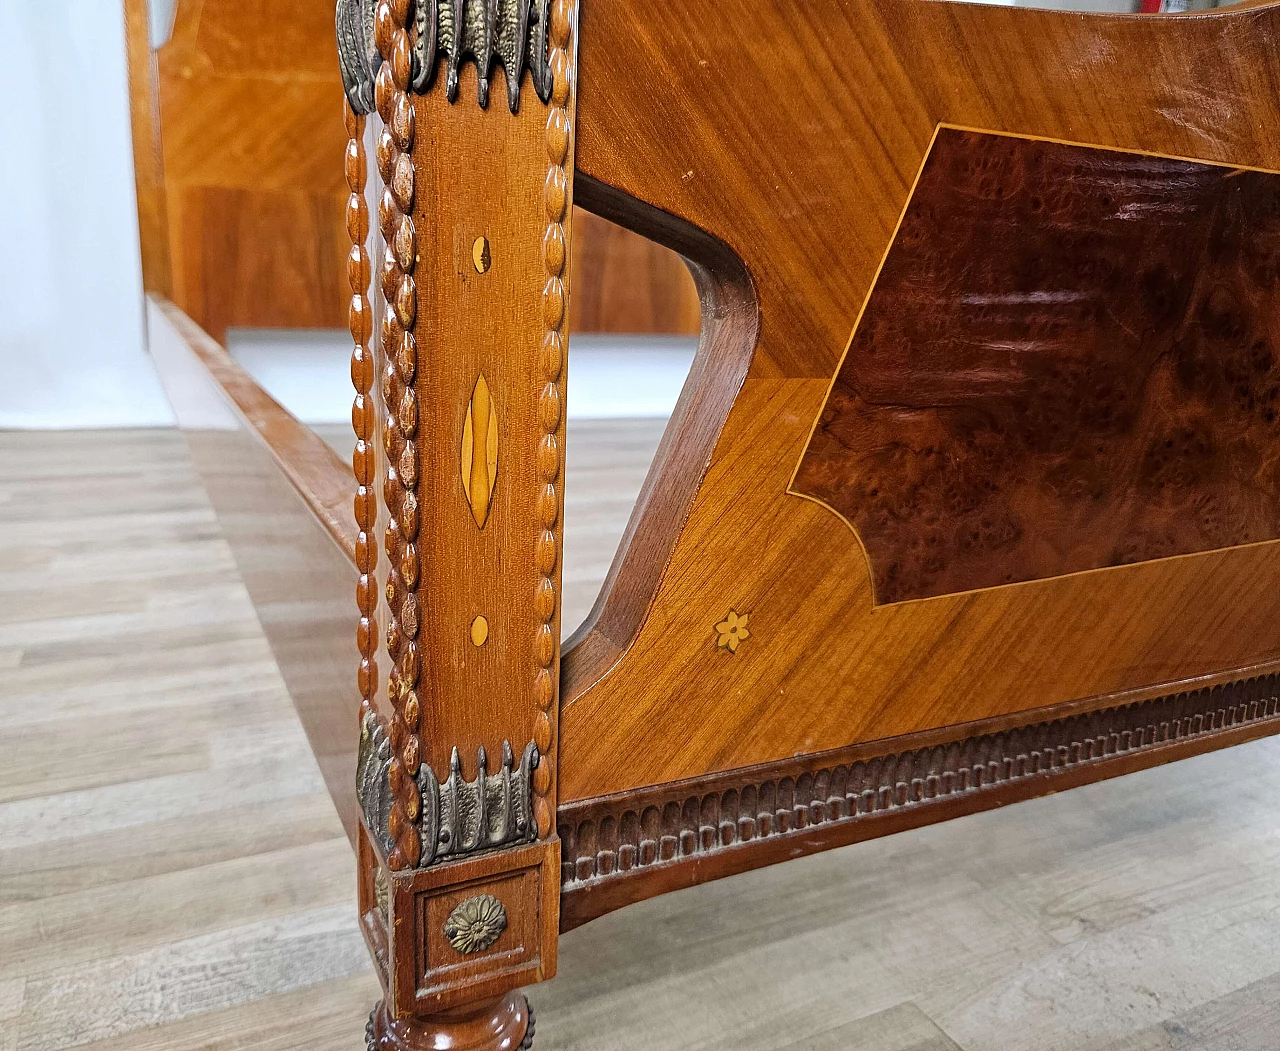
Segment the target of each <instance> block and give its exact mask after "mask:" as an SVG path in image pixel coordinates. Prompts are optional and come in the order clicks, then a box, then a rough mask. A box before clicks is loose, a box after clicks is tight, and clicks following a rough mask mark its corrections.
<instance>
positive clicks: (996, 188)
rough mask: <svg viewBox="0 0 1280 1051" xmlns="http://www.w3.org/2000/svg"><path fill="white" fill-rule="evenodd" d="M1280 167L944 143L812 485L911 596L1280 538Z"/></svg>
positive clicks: (802, 481) (820, 445) (848, 377)
mask: <svg viewBox="0 0 1280 1051" xmlns="http://www.w3.org/2000/svg"><path fill="white" fill-rule="evenodd" d="M1278 240H1280V176H1277V175H1273V174H1268V173H1264V172H1256V171H1242V170H1240V169H1237V168H1232V167H1228V166H1221V167H1219V166H1214V165H1206V164H1193V163H1191V162H1188V161H1179V160H1172V159H1169V158H1163V157H1152V156H1148V155H1144V154H1137V153H1121V152H1118V151H1114V150H1100V149H1096V148H1093V147H1088V146H1072V145H1067V144H1064V143H1055V142H1042V141H1036V140H1032V139H1023V138H1018V137H1014V136H1002V135H989V134H983V133H981V132H971V131H961V130H957V129H953V128H942V129H940V130H939V132H938V136H937V138H936V139H935V140H934V143H933V146H932V148H931V149H930V152H929V157H928V159H927V160H926V161H925V165H924V169H923V171H922V172H921V175H920V178H919V179H918V180H917V182H916V186H915V189H914V191H913V192H912V196H911V200H910V202H909V203H908V204H907V208H906V212H905V214H904V215H903V218H902V222H901V224H900V226H899V228H898V232H897V234H896V235H895V236H894V239H893V245H892V247H891V248H890V249H889V253H888V256H887V257H886V259H885V262H884V265H883V266H882V267H881V270H880V274H879V276H878V277H877V279H876V283H875V287H874V288H873V289H872V292H871V295H870V298H869V300H868V302H867V306H866V309H865V310H864V311H863V313H862V316H861V318H860V319H859V321H858V327H857V331H856V332H855V333H854V336H853V340H852V341H851V343H850V346H849V350H848V352H847V353H846V355H845V357H844V360H843V362H842V364H841V367H840V370H839V372H838V373H837V375H836V379H835V383H834V384H833V386H832V388H831V393H830V394H829V395H828V397H827V401H826V404H825V405H824V406H823V409H822V415H821V418H820V419H819V421H818V425H817V427H816V428H815V430H814V433H813V437H812V438H811V439H810V440H809V444H808V446H807V447H806V448H805V452H804V456H803V457H802V459H801V461H800V466H799V469H798V471H797V472H796V477H795V480H794V481H793V482H792V489H793V490H794V491H795V492H797V493H800V494H802V495H805V496H809V497H812V498H814V499H816V500H821V501H822V502H823V503H825V504H826V505H827V506H828V507H830V508H831V509H832V510H833V511H835V512H836V513H837V514H839V515H840V516H841V517H843V518H844V519H845V521H846V522H848V523H849V524H850V526H851V527H852V528H853V529H854V530H855V531H856V532H857V534H858V539H859V540H860V541H861V543H862V545H863V547H864V548H865V549H866V552H867V558H868V561H869V562H870V568H871V575H872V579H873V591H874V594H875V600H876V601H877V602H880V603H888V602H901V601H904V600H908V599H916V598H927V597H929V596H931V595H945V594H951V593H955V592H961V591H970V590H975V589H980V588H984V587H993V586H996V585H1000V584H1009V583H1015V582H1018V581H1024V580H1037V579H1043V578H1045V577H1050V576H1058V575H1061V574H1064V573H1071V572H1076V571H1079V570H1086V569H1098V568H1102V567H1105V566H1119V565H1126V564H1129V563H1132V562H1140V561H1143V560H1146V559H1154V558H1167V557H1169V556H1171V555H1185V554H1194V553H1196V552H1199V551H1208V550H1212V549H1214V548H1222V547H1232V546H1235V545H1238V544H1247V543H1255V542H1257V541H1261V540H1274V539H1275V538H1276V537H1277V535H1280V473H1278V468H1280V446H1278V445H1277V442H1276V440H1275V439H1276V436H1277V429H1276V420H1277V401H1278V398H1280V362H1277V360H1276V352H1275V349H1274V348H1275V347H1277V346H1280V339H1278V338H1277V337H1278V336H1280V330H1277V327H1276V325H1277V321H1276V318H1277V314H1278V313H1280V311H1278V310H1277V307H1278V306H1280V303H1278V302H1277V289H1276V284H1275V277H1276V265H1277V261H1276V251H1275V245H1276V244H1277V241H1278Z"/></svg>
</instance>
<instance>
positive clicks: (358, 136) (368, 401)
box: [343, 104, 378, 724]
mask: <svg viewBox="0 0 1280 1051" xmlns="http://www.w3.org/2000/svg"><path fill="white" fill-rule="evenodd" d="M343 109H344V116H345V118H346V126H347V134H348V136H349V137H350V138H349V141H348V142H347V155H346V165H345V166H346V176H347V188H348V189H349V190H350V191H351V195H350V196H349V197H348V198H347V233H348V235H349V236H350V238H351V253H350V255H349V256H348V257H347V280H348V282H349V284H350V286H351V305H350V308H349V309H348V311H347V322H348V325H349V327H350V329H351V339H352V341H353V342H354V344H355V346H354V349H353V350H352V352H351V383H352V385H353V386H354V387H355V390H356V395H355V401H354V402H353V403H352V406H351V426H352V428H353V429H354V430H355V433H356V446H355V450H354V451H353V453H352V456H351V467H352V470H353V471H354V472H355V478H356V496H355V516H356V529H357V534H356V572H357V573H359V577H358V579H357V582H356V605H357V606H359V609H360V621H359V625H358V627H357V628H356V646H357V648H358V649H359V650H360V670H359V673H358V675H357V683H358V685H359V689H360V719H361V722H362V724H363V722H364V721H365V720H366V719H367V718H368V717H370V716H371V715H372V713H373V698H374V696H375V695H376V693H377V690H378V665H377V661H376V659H375V653H376V652H377V647H378V629H377V620H376V617H375V612H376V610H377V604H378V580H377V576H376V575H375V572H374V571H375V570H376V568H377V563H378V541H377V539H376V538H375V537H374V536H373V530H374V522H375V521H376V520H377V515H378V507H377V497H376V495H375V493H374V480H373V475H374V471H375V467H374V463H375V460H376V457H375V455H374V447H373V431H374V417H375V408H374V404H373V395H372V391H373V378H374V375H373V355H372V354H371V353H370V347H369V336H370V335H371V334H372V319H371V317H370V309H369V299H368V290H369V252H368V249H367V247H366V245H367V243H368V238H369V206H368V203H367V202H366V201H365V197H364V188H365V178H366V164H365V152H364V125H365V119H364V117H363V116H361V115H359V114H357V113H356V112H355V111H354V110H353V109H352V108H351V106H350V104H348V105H346V106H344V107H343Z"/></svg>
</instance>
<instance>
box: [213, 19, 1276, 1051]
mask: <svg viewBox="0 0 1280 1051" xmlns="http://www.w3.org/2000/svg"><path fill="white" fill-rule="evenodd" d="M337 27H338V40H339V50H340V53H341V60H342V66H343V73H344V84H345V89H346V95H347V103H346V104H347V111H346V116H347V128H348V132H349V135H350V142H349V146H348V149H347V153H346V163H345V176H346V179H347V184H348V189H349V191H350V196H349V203H348V207H347V229H348V233H349V234H350V236H351V239H352V250H351V255H350V259H349V266H348V275H347V276H348V280H349V285H350V288H351V300H350V309H349V321H350V327H351V334H352V337H353V340H354V353H353V358H352V370H351V371H352V379H353V381H354V384H355V404H354V411H353V423H354V424H355V429H356V434H357V436H358V441H357V445H356V449H355V453H354V456H353V467H354V474H355V479H354V481H352V482H347V483H346V485H347V487H348V494H349V495H353V497H354V516H353V519H354V520H353V521H352V520H351V519H348V522H349V523H350V524H348V525H346V526H343V527H335V526H334V525H333V522H332V520H331V519H332V516H331V515H330V507H331V501H329V500H328V498H326V497H319V496H318V495H317V494H319V493H322V492H331V491H332V487H333V483H332V478H333V477H335V475H334V474H333V472H334V470H335V468H334V467H333V464H332V463H329V464H328V465H327V466H325V467H324V468H323V470H321V471H320V475H321V476H322V479H323V480H318V479H317V476H316V475H315V474H311V475H307V474H306V472H300V471H299V470H297V469H294V468H290V467H289V466H288V465H289V463H290V458H291V456H292V455H295V454H296V453H297V452H299V451H302V446H301V445H296V444H295V446H294V452H293V453H290V452H289V451H287V450H286V451H281V448H282V444H285V445H287V444H288V443H289V441H291V440H292V439H290V438H289V437H288V436H289V435H290V434H293V432H292V431H291V430H290V429H289V428H288V427H287V426H286V427H283V428H275V427H270V426H260V425H257V424H254V425H253V427H252V428H251V430H253V431H254V432H255V433H256V435H257V437H258V438H259V439H261V440H262V441H264V442H265V443H266V445H267V446H268V447H270V448H272V449H274V450H275V451H274V453H273V454H272V456H273V462H275V463H276V464H277V465H278V466H279V467H280V469H281V470H282V471H283V472H284V475H285V477H286V478H288V479H291V480H290V481H289V484H290V485H291V486H292V488H293V490H294V493H295V495H298V494H300V496H299V498H300V499H301V500H302V506H306V507H308V508H309V509H310V510H309V513H310V514H312V515H313V516H314V518H315V519H316V520H317V521H320V522H322V523H326V527H325V528H326V531H327V532H328V533H329V535H330V537H333V536H335V535H337V534H343V530H344V529H348V530H350V533H349V536H350V538H351V539H350V543H349V545H347V544H345V543H343V542H341V536H339V540H340V543H339V544H338V545H332V542H331V552H332V551H343V552H344V554H343V558H345V559H346V560H347V564H348V565H349V566H350V571H349V572H348V573H346V579H345V582H341V587H342V588H343V589H345V590H346V592H347V595H348V597H347V599H346V601H347V603H348V610H349V613H348V617H349V620H348V623H349V625H350V627H351V629H352V634H353V635H354V645H353V643H352V642H350V641H347V642H344V643H342V644H341V645H340V646H337V647H336V648H334V649H333V650H332V651H331V655H335V654H339V653H340V654H341V656H342V660H343V661H347V662H348V664H347V677H346V679H345V681H339V680H338V679H334V680H332V682H331V684H330V685H329V687H328V689H329V697H330V701H329V702H328V708H327V711H328V713H329V715H330V716H331V717H332V718H333V719H334V720H336V721H337V722H339V723H340V722H341V721H342V720H349V721H348V722H347V725H348V726H349V727H350V730H349V733H350V737H349V738H348V739H349V740H350V741H352V743H353V744H354V741H355V736H356V734H357V732H358V733H359V735H360V745H359V754H358V755H357V756H355V757H350V759H349V761H350V766H349V776H350V781H349V782H348V784H349V785H350V786H351V787H350V788H348V789H346V790H345V791H348V792H351V791H352V790H353V789H354V792H353V794H354V795H356V796H357V798H358V800H359V809H360V813H359V826H358V834H357V835H356V841H357V849H358V856H359V859H360V877H359V909H360V915H361V923H362V926H363V929H364V931H365V934H366V938H367V940H368V942H369V945H370V949H371V951H372V953H373V956H374V960H375V963H376V966H377V969H378V972H379V975H380V977H381V979H382V982H383V987H384V991H385V994H386V995H385V1000H384V1002H383V1004H382V1006H380V1007H379V1008H378V1010H377V1011H376V1012H375V1014H374V1016H373V1018H372V1020H371V1022H370V1029H369V1036H368V1040H369V1046H370V1047H371V1048H388V1049H390V1048H421V1047H428V1046H433V1047H434V1046H466V1047H477V1048H481V1047H483V1048H497V1047H511V1046H516V1045H519V1044H521V1043H522V1042H523V1043H526V1044H527V1042H528V1041H529V1040H530V1039H531V1038H532V1031H533V1026H532V1021H531V1019H530V1018H529V1016H528V1012H527V1005H526V1003H525V1001H524V999H523V997H521V996H520V995H519V994H518V993H516V992H515V991H514V990H515V989H516V988H517V987H518V986H519V985H521V984H524V983H527V982H531V981H536V980H539V979H541V978H545V977H548V976H550V975H551V974H552V973H554V970H555V966H556V945H557V932H558V931H559V930H564V929H568V928H570V927H573V926H575V925H576V924H578V923H581V922H584V921H585V920H588V919H590V918H592V917H595V916H599V915H601V914H602V913H604V912H606V911H608V910H609V909H612V908H616V907H618V906H620V905H624V904H626V903H628V902H633V901H636V900H638V899H640V898H643V897H647V896H649V895H652V894H656V893H660V892H663V891H666V890H671V889H675V888H678V887H683V886H688V885H691V884H694V883H697V882H700V881H703V880H707V879H711V878H715V877H718V876H723V875H727V874H729V873H732V872H737V871H741V870H744V869H747V868H751V867H754V866H759V865H765V864H770V863H773V862H776V861H782V860H785V859H786V858H789V857H794V856H797V855H800V854H804V853H808V852H812V851H815V850H820V849H825V848H827V847H831V846H835V845H838V844H842V843H849V842H853V841H856V840H859V839H863V838H867V837H870V836H877V835H883V834H888V833H891V832H894V831H897V830H900V829H903V828H907V827H911V826H914V825H919V824H923V823H927V822H932V821H939V820H944V819H946V818H949V817H952V816H956V815H959V814H963V813H967V812H970V811H974V810H978V809H983V808H986V807H993V806H999V805H1003V804H1005V803H1009V802H1012V801H1014V800H1018V799H1023V798H1027V797H1029V796H1033V795H1037V794H1042V793H1047V792H1053V791H1058V790H1061V789H1064V788H1069V787H1072V786H1074V785H1078V784H1082V783H1084V782H1087V781H1092V780H1097V779H1100V778H1105V777H1113V776H1117V775H1120V774H1124V773H1127V772H1130V771H1132V770H1136V769H1139V768H1141V767H1145V766H1150V765H1154V764H1157V763H1163V762H1166V761H1169V760H1172V759H1177V758H1180V757H1183V756H1187V755H1191V754H1194V753H1196V752H1200V751H1204V750H1207V749H1210V748H1216V747H1222V746H1225V745H1229V744H1234V743H1238V742H1241V741H1245V740H1248V739H1251V738H1253V737H1257V736H1261V735H1264V734H1269V733H1274V732H1276V731H1277V730H1280V686H1278V685H1277V683H1278V679H1277V677H1278V676H1280V629H1278V628H1277V625H1278V624H1280V548H1278V546H1277V545H1278V543H1280V426H1278V421H1277V412H1278V411H1280V408H1278V399H1280V359H1278V358H1277V348H1278V347H1280V309H1278V308H1280V284H1278V282H1280V176H1277V172H1280V92H1278V91H1277V87H1278V82H1277V77H1276V72H1275V69H1276V67H1275V55H1276V53H1277V51H1276V47H1277V44H1278V43H1280V7H1272V6H1266V5H1258V4H1255V5H1248V4H1246V5H1241V6H1240V7H1237V8H1233V9H1230V10H1224V11H1222V12H1218V13H1213V14H1207V15H1197V16H1188V17H1180V18H1164V17H1143V16H1134V17H1115V16H1093V15H1080V14H1065V13H1055V12H1045V11H1032V10H1026V9H1013V8H996V7H987V6H970V5H956V4H947V3H925V2H920V0H876V2H871V0H823V2H819V3H813V2H800V0H765V2H761V0H716V2H714V3H712V2H711V0H705V2H703V0H698V2H695V3H694V4H693V5H692V6H691V5H690V3H689V2H688V0H680V2H677V0H656V2H654V3H651V4H648V5H644V6H643V7H637V6H636V5H634V4H628V3H624V2H623V0H582V2H581V4H580V5H579V3H578V2H577V0H541V2H538V0H533V2H528V3H526V2H524V0H518V2H517V0H502V2H500V3H496V4H491V5H488V6H485V7H481V6H480V5H478V4H473V3H472V2H471V0H460V2H458V3H452V4H445V3H443V2H428V0H376V2H374V0H343V2H341V3H340V4H339V5H338V23H337ZM499 68H501V70H502V74H501V76H499V74H498V70H499ZM575 203H576V204H578V205H581V206H584V207H586V208H588V209H589V210H591V211H593V212H596V213H597V214H599V215H602V216H604V217H605V218H608V219H610V220H612V221H614V222H617V223H620V224H622V225H624V226H627V227H629V228H631V229H633V230H635V231H637V232H640V233H642V234H644V235H646V236H648V237H650V238H652V239H654V240H656V241H658V242H660V243H662V244H665V245H667V246H668V247H671V248H673V249H676V250H677V251H679V252H680V253H681V254H682V255H683V256H684V257H685V258H686V259H687V260H688V262H689V266H690V269H691V270H692V272H693V274H694V277H695V280H696V282H697V285H698V288H699V293H700V297H701V303H702V312H703V324H702V336H701V342H700V347H699V351H698V356H697V359H696V361H695V363H694V367H693V371H692V373H691V375H690V378H689V381H688V383H687V385H686V388H685V390H684V393H683V395H682V397H681V401H680V404H679V405H678V407H677V409H676V412H675V414H674V416H673V417H672V420H671V422H670V425H669V427H668V430H667V433H666V436H665V438H664V440H663V444H662V446H661V448H660V449H659V451H658V454H657V457H656V459H655V462H654V465H653V468H652V470H651V473H650V476H649V479H648V481H647V483H646V486H645V489H644V491H643V492H642V494H641V497H640V500H639V501H638V503H637V506H636V509H635V513H634V515H633V517H632V521H631V525H630V527H629V529H628V532H627V535H626V537H625V538H624V540H623V544H622V547H621V549H620V550H619V553H618V556H617V559H616V561H615V563H614V566H613V568H612V570H611V572H610V574H609V578H608V580H607V581H606V583H605V587H604V589H603V591H602V594H601V597H600V600H599V602H598V604H597V607H596V609H595V610H594V611H593V614H592V616H591V618H590V619H589V620H588V622H587V624H586V625H585V627H584V628H583V629H582V631H580V632H579V633H578V635H577V636H576V637H575V638H574V639H573V640H571V641H570V642H569V643H568V644H567V645H566V647H565V651H564V655H563V664H562V663H561V654H560V646H559V637H560V636H559V616H560V600H559V585H560V574H561V543H560V537H561V526H562V521H561V520H562V509H563V490H564V475H563V470H564V459H563V457H564V404H565V390H566V383H567V382H569V381H571V379H572V377H571V375H570V374H569V373H568V371H567V360H568V359H567V341H566V326H565V320H566V317H567V304H568V301H569V296H570V288H571V276H572V275H571V274H570V272H569V265H568V260H569V259H570V258H571V244H572V236H571V235H572V221H571V216H572V214H573V213H572V205H573V204H575ZM215 358H216V355H212V356H209V355H206V365H209V366H211V367H212V370H213V373H214V375H215V378H216V379H218V381H219V382H220V383H221V384H222V385H223V386H224V388H226V389H228V391H229V392H230V393H231V397H232V400H233V401H234V402H235V403H236V404H237V405H238V406H239V407H240V413H241V416H242V417H243V418H244V419H247V420H248V421H250V422H251V423H253V421H254V420H255V419H256V418H255V416H254V410H252V409H251V408H250V409H246V408H245V400H246V399H247V401H248V402H252V401H253V398H252V397H251V396H249V395H246V394H245V393H244V391H243V390H241V392H240V394H236V393H235V391H234V390H233V388H235V387H236V386H237V385H238V384H240V383H241V382H242V377H239V376H237V375H235V374H233V373H231V372H228V371H226V367H225V363H219V362H218V361H215V360H214V359H215ZM295 437H296V436H295ZM303 444H305V443H303ZM312 466H313V467H314V466H315V464H314V462H313V464H312ZM308 493H309V494H310V495H307V494H308ZM335 530H336V532H335ZM345 570H346V567H345V566H344V567H343V571H340V572H337V573H336V574H334V575H332V576H331V577H330V581H331V583H332V584H333V586H334V587H335V588H337V587H338V584H339V582H340V578H342V577H343V576H344V571H345ZM300 707H301V708H303V709H305V708H306V707H307V706H306V705H305V704H304V705H302V706H300ZM321 707H324V706H323V705H322V706H321ZM304 716H305V711H304ZM349 799H350V797H348V800H349Z"/></svg>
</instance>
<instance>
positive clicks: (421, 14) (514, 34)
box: [336, 0, 552, 113]
mask: <svg viewBox="0 0 1280 1051" xmlns="http://www.w3.org/2000/svg"><path fill="white" fill-rule="evenodd" d="M377 4H378V0H338V4H337V15H336V20H337V33H338V62H339V64H340V65H341V67H342V83H343V87H344V88H345V89H346V92H347V98H348V100H349V101H350V102H351V108H352V109H354V110H355V111H356V112H357V113H368V112H369V111H370V110H371V109H372V108H373V85H374V78H375V77H376V76H377V73H378V67H379V65H380V64H381V61H382V60H381V59H380V58H379V56H378V51H377V48H376V47H375V46H374V40H373V37H374V22H375V13H376V10H377ZM549 7H550V0H415V3H414V7H413V23H412V24H413V27H414V30H415V32H414V34H413V39H412V47H413V75H412V81H411V84H412V87H413V90H414V91H417V92H425V91H428V90H430V88H431V85H432V83H433V82H434V81H435V77H436V67H437V66H438V65H439V61H440V59H442V58H443V59H444V60H445V95H446V97H447V98H448V99H449V101H450V102H454V101H456V100H457V97H458V74H459V71H460V69H461V68H462V64H463V63H464V62H466V61H474V62H475V64H476V69H477V72H478V80H479V84H478V87H477V95H478V96H479V102H480V105H481V107H482V108H483V107H486V106H488V105H489V82H490V79H491V77H492V74H493V65H494V62H495V61H497V62H498V63H500V64H501V65H502V68H503V71H504V73H505V76H506V82H507V105H508V106H509V107H510V109H511V112H512V113H515V112H516V110H517V109H518V108H519V107H520V81H521V79H522V77H523V76H524V71H525V69H526V68H527V69H528V70H529V75H530V77H531V78H532V80H533V89H534V91H536V92H537V94H538V98H539V99H541V100H542V101H543V102H546V101H547V100H548V99H549V98H550V97H551V80H552V76H551V66H550V63H549V61H548V55H547V23H548V20H549Z"/></svg>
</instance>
